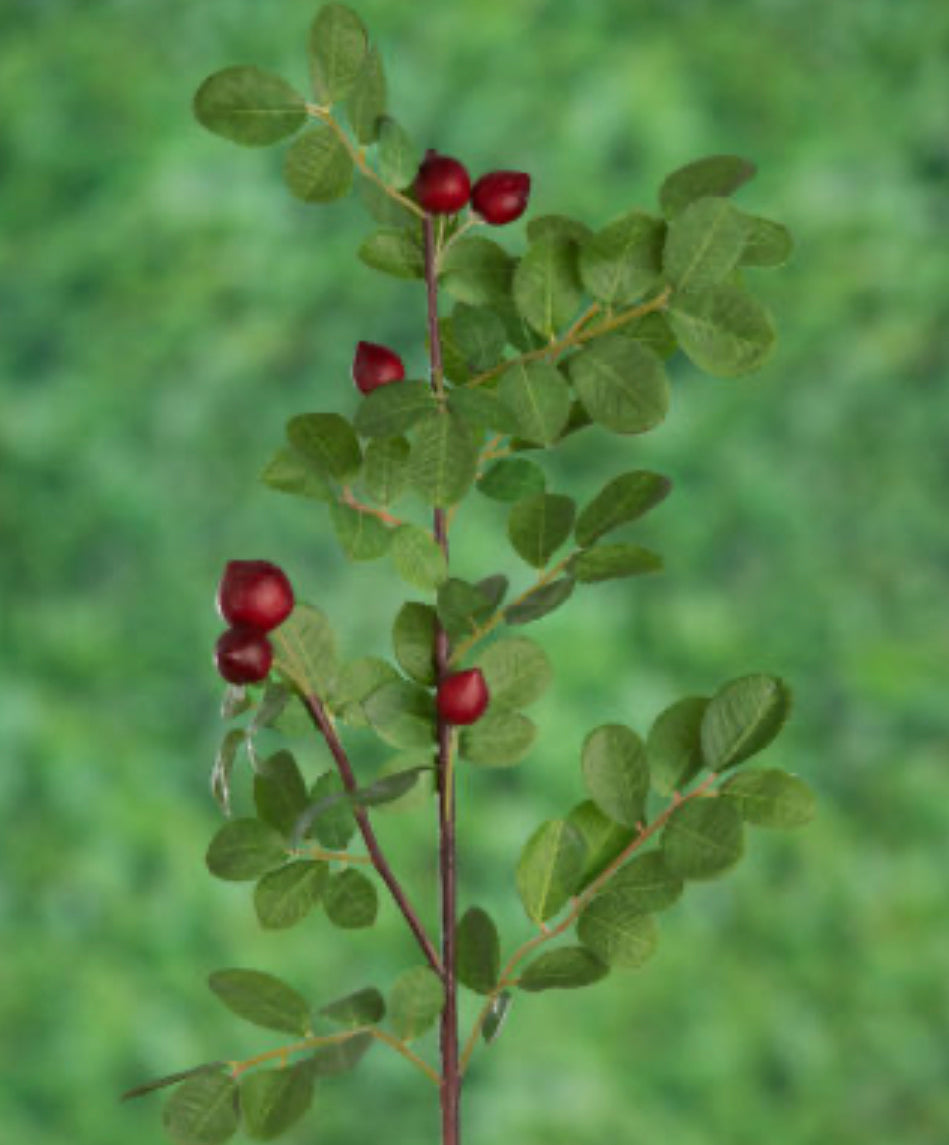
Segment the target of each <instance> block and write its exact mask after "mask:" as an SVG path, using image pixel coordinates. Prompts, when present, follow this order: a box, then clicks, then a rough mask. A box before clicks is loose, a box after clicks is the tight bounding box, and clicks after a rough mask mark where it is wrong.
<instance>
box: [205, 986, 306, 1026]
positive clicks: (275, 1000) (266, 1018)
mask: <svg viewBox="0 0 949 1145" xmlns="http://www.w3.org/2000/svg"><path fill="white" fill-rule="evenodd" d="M208 985H209V986H210V987H211V990H212V992H213V993H214V994H216V995H217V997H218V998H219V999H220V1000H221V1001H222V1002H223V1003H224V1005H225V1006H227V1008H228V1009H229V1010H230V1011H231V1013H233V1014H236V1015H237V1016H238V1017H239V1018H243V1019H244V1021H245V1022H251V1023H252V1024H253V1025H255V1026H260V1027H262V1028H263V1029H265V1030H280V1031H281V1032H283V1033H288V1034H301V1035H302V1034H305V1033H306V1032H307V1030H308V1029H309V1027H310V1007H309V1005H308V1003H307V1001H306V999H305V998H304V997H303V996H302V995H301V994H299V993H297V991H296V990H294V989H293V987H292V986H288V985H287V984H286V982H282V981H281V980H280V979H279V978H275V977H274V976H273V975H272V974H264V973H263V971H261V970H215V971H214V973H213V974H211V976H210V977H209V978H208Z"/></svg>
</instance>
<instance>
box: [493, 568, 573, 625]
mask: <svg viewBox="0 0 949 1145" xmlns="http://www.w3.org/2000/svg"><path fill="white" fill-rule="evenodd" d="M575 584H576V581H575V580H574V579H573V577H572V576H562V577H560V579H559V580H554V581H551V582H550V584H545V585H543V586H542V587H541V588H538V589H535V590H534V591H533V592H532V593H531V594H530V596H529V597H527V599H526V600H523V601H521V602H520V603H519V604H512V605H510V606H509V607H508V608H506V609H505V610H504V619H505V621H506V622H507V623H508V624H530V623H531V622H532V621H534V620H540V618H541V617H542V616H547V615H548V614H549V613H551V612H553V611H554V609H556V608H559V607H560V606H561V605H562V604H563V603H565V601H567V600H568V599H569V598H570V595H571V594H572V593H573V588H574V585H575Z"/></svg>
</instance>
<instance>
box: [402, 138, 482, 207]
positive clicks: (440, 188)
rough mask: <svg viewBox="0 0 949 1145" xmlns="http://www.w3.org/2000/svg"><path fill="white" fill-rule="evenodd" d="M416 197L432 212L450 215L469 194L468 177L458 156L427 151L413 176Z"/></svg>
mask: <svg viewBox="0 0 949 1145" xmlns="http://www.w3.org/2000/svg"><path fill="white" fill-rule="evenodd" d="M415 197H416V198H417V199H418V201H419V205H420V206H422V207H424V208H425V210H426V211H428V212H429V213H430V214H433V215H453V214H455V212H456V211H460V210H461V208H462V207H463V206H465V204H466V203H467V202H468V200H469V199H470V198H471V178H470V176H469V175H468V172H467V171H466V170H465V168H464V166H463V165H462V164H461V163H459V162H458V160H457V159H451V158H449V156H447V155H439V154H438V152H437V151H426V153H425V158H424V159H423V160H422V164H421V166H420V167H419V169H418V175H416V177H415Z"/></svg>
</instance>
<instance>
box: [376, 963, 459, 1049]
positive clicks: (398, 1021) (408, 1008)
mask: <svg viewBox="0 0 949 1145" xmlns="http://www.w3.org/2000/svg"><path fill="white" fill-rule="evenodd" d="M444 1004H445V990H444V987H443V986H442V982H441V979H440V978H439V977H438V975H437V974H435V972H434V971H432V970H429V968H428V967H427V966H415V967H413V968H412V969H411V970H406V971H404V972H403V973H402V974H400V975H399V977H398V978H396V980H395V983H394V984H393V986H392V990H391V992H390V994H389V1018H390V1020H391V1022H392V1028H393V1029H394V1030H395V1032H396V1034H397V1036H398V1037H399V1038H401V1040H402V1041H404V1042H409V1041H412V1040H413V1039H414V1038H417V1037H418V1036H419V1034H424V1033H425V1031H426V1030H427V1029H429V1028H430V1027H431V1026H433V1025H434V1024H435V1022H436V1021H437V1019H438V1016H439V1014H440V1013H441V1010H442V1006H444Z"/></svg>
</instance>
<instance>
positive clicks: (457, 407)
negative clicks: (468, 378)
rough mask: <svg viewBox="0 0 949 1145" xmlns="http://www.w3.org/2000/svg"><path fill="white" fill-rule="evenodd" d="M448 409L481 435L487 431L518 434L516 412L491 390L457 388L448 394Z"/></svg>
mask: <svg viewBox="0 0 949 1145" xmlns="http://www.w3.org/2000/svg"><path fill="white" fill-rule="evenodd" d="M448 408H449V409H450V410H451V411H452V413H455V414H457V415H458V416H459V417H460V418H462V419H463V420H464V421H465V422H467V423H468V424H469V425H470V426H471V428H472V430H473V431H474V432H475V433H477V434H481V433H483V432H484V430H485V429H490V430H492V431H493V432H495V433H516V432H517V420H516V418H515V417H514V412H513V410H511V409H510V408H509V407H508V406H507V405H506V404H505V403H504V402H503V401H501V400H500V398H499V397H498V395H497V394H495V393H492V392H491V391H490V390H483V389H465V388H464V387H462V386H456V387H455V388H454V389H453V390H451V391H450V393H449V394H448Z"/></svg>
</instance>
